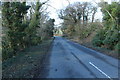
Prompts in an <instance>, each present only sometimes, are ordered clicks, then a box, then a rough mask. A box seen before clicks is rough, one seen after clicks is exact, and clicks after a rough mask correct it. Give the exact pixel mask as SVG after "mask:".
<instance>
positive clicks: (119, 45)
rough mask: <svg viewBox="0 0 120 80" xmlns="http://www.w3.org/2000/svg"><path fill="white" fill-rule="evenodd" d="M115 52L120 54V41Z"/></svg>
mask: <svg viewBox="0 0 120 80" xmlns="http://www.w3.org/2000/svg"><path fill="white" fill-rule="evenodd" d="M115 50H116V51H117V52H118V53H119V54H120V41H119V42H118V43H117V45H116V46H115Z"/></svg>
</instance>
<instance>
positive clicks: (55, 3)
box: [48, 0, 111, 25]
mask: <svg viewBox="0 0 120 80" xmlns="http://www.w3.org/2000/svg"><path fill="white" fill-rule="evenodd" d="M105 1H107V2H109V3H110V2H111V0H105ZM69 2H70V3H71V4H72V3H74V2H91V3H92V4H93V5H95V6H96V3H98V2H100V0H50V1H49V2H48V4H50V5H51V6H49V7H48V11H49V12H50V14H49V16H50V17H51V18H54V19H56V21H55V24H56V25H59V23H60V22H61V20H60V19H59V18H58V11H59V10H60V9H64V8H65V7H66V6H68V5H69ZM95 2H96V3H95ZM95 18H96V19H99V20H101V19H102V13H101V12H100V8H98V12H97V13H96V15H95Z"/></svg>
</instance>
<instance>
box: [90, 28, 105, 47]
mask: <svg viewBox="0 0 120 80" xmlns="http://www.w3.org/2000/svg"><path fill="white" fill-rule="evenodd" d="M104 39H105V30H100V31H99V32H98V33H97V34H96V35H95V37H94V38H93V40H92V44H93V45H94V46H99V47H100V46H101V45H103V40H104Z"/></svg>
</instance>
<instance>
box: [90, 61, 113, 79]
mask: <svg viewBox="0 0 120 80" xmlns="http://www.w3.org/2000/svg"><path fill="white" fill-rule="evenodd" d="M89 64H90V65H92V66H93V67H94V68H96V69H97V70H98V71H99V72H101V73H102V74H103V75H105V76H106V77H107V78H109V79H110V80H112V79H111V77H110V76H108V75H107V74H106V73H104V72H103V71H102V70H100V69H99V68H98V67H97V66H95V65H94V64H93V63H92V62H89Z"/></svg>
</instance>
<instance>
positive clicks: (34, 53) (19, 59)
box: [2, 40, 52, 78]
mask: <svg viewBox="0 0 120 80" xmlns="http://www.w3.org/2000/svg"><path fill="white" fill-rule="evenodd" d="M51 42H52V40H48V41H45V42H43V43H42V44H40V45H38V46H32V47H30V48H28V49H26V50H25V51H24V52H20V53H19V54H18V55H17V56H15V57H13V58H10V59H8V60H6V61H4V62H3V63H2V77H3V78H33V77H34V75H35V74H37V73H36V72H37V71H38V69H39V68H40V66H41V65H42V61H43V59H44V57H45V55H46V54H48V50H49V48H50V44H51Z"/></svg>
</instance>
